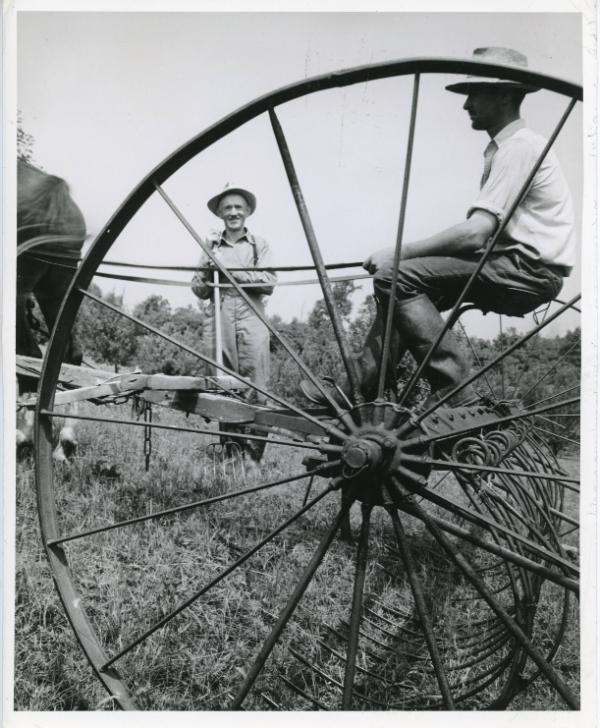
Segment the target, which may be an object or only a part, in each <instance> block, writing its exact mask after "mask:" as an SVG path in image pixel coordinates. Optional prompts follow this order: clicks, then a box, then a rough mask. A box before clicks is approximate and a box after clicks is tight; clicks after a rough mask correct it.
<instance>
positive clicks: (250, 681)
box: [231, 484, 351, 710]
mask: <svg viewBox="0 0 600 728" xmlns="http://www.w3.org/2000/svg"><path fill="white" fill-rule="evenodd" d="M335 487H336V484H333V485H331V486H330V487H329V488H328V489H327V491H326V492H330V491H331V490H333V489H334V488H335ZM320 497H321V496H317V497H316V498H314V499H313V500H312V501H311V503H310V505H313V504H314V503H316V501H317V500H319V498H320ZM350 506H351V503H350V502H349V501H348V500H346V502H344V503H343V504H342V507H341V508H340V510H339V512H338V514H337V516H336V518H335V520H334V521H333V524H332V525H331V527H330V528H329V530H328V531H326V532H325V534H324V535H323V537H322V539H321V542H320V543H319V545H318V547H317V549H316V551H315V553H314V554H313V556H312V558H311V560H310V561H309V563H308V564H307V566H306V568H305V569H304V572H303V573H302V576H301V577H300V580H299V581H298V584H297V585H296V588H295V589H294V591H293V592H292V594H291V596H290V598H289V599H288V602H287V604H286V606H285V607H284V609H283V610H282V611H281V613H280V615H279V619H278V620H277V623H276V624H275V626H274V627H273V629H272V630H271V633H270V634H269V636H268V637H267V639H266V640H265V642H264V644H263V646H262V648H261V650H260V652H259V654H258V656H257V657H256V659H255V661H254V663H253V664H252V666H251V667H250V669H249V670H248V673H247V674H246V678H245V680H244V682H243V684H242V686H241V687H240V689H239V691H238V693H237V695H236V696H235V700H234V701H233V704H232V706H231V707H232V709H233V710H237V709H239V708H240V707H241V705H242V703H243V702H244V699H245V697H246V696H247V695H248V692H249V691H250V689H251V688H252V686H253V685H254V682H255V680H256V678H257V677H258V674H259V672H260V671H261V670H262V668H263V665H264V664H265V662H266V661H267V658H268V657H269V655H270V654H271V651H272V650H273V647H275V644H276V642H277V640H278V639H279V636H280V634H281V633H282V632H283V630H284V628H285V626H286V624H287V623H288V621H289V620H290V618H291V616H292V615H293V613H294V612H295V610H296V607H297V606H298V602H299V601H300V599H301V598H302V595H303V594H304V592H305V591H306V589H307V587H308V585H309V584H310V582H311V581H312V578H313V576H314V575H315V572H316V570H317V569H318V568H319V565H320V564H321V561H323V557H324V556H325V554H326V553H327V551H328V549H329V547H330V546H331V542H332V541H333V539H334V537H335V534H336V533H337V532H338V530H339V527H340V524H341V523H342V520H343V519H344V517H345V516H346V514H347V513H348V512H349V510H350ZM308 507H310V506H307V508H308ZM302 510H306V509H302Z"/></svg>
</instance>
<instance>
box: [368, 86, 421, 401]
mask: <svg viewBox="0 0 600 728" xmlns="http://www.w3.org/2000/svg"><path fill="white" fill-rule="evenodd" d="M420 78H421V77H420V75H419V74H418V73H416V74H415V76H414V80H413V95H412V102H411V109H410V123H409V128H408V140H407V142H406V161H405V163H404V180H403V182H402V197H401V200H400V213H399V217H398V230H397V233H396V246H395V249H394V261H393V263H392V281H391V284H390V296H389V299H388V304H387V313H386V317H385V327H384V330H383V337H382V340H381V358H380V361H379V382H378V385H377V399H383V393H384V391H385V380H386V375H387V367H388V359H389V354H390V345H391V339H392V325H393V318H394V303H395V300H396V288H397V286H398V265H399V263H400V257H401V254H402V237H403V235H404V219H405V216H406V201H407V199H408V187H409V181H410V168H411V163H412V153H413V147H414V140H415V124H416V119H417V103H418V100H419V81H420Z"/></svg>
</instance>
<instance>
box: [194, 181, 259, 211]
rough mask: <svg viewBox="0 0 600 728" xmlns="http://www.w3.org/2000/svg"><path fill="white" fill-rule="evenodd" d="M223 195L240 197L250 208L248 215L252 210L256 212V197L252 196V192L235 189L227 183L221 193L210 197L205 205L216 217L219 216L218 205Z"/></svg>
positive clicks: (241, 188)
mask: <svg viewBox="0 0 600 728" xmlns="http://www.w3.org/2000/svg"><path fill="white" fill-rule="evenodd" d="M225 195H241V196H242V197H243V198H244V199H245V200H246V202H247V203H248V207H249V208H250V212H249V213H248V215H252V213H253V212H254V210H256V197H255V196H254V195H253V194H252V192H248V190H245V189H244V188H243V187H235V186H234V185H231V184H230V183H229V182H228V183H227V184H226V185H225V187H224V189H223V191H222V192H219V194H218V195H215V196H214V197H211V198H210V200H209V201H208V202H207V203H206V204H207V205H208V209H209V210H210V211H211V212H213V213H214V214H215V215H216V216H217V217H218V216H219V203H220V202H221V200H222V199H223V197H225Z"/></svg>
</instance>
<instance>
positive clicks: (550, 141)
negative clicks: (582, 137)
mask: <svg viewBox="0 0 600 728" xmlns="http://www.w3.org/2000/svg"><path fill="white" fill-rule="evenodd" d="M576 103H577V99H575V98H572V99H571V100H570V102H569V104H568V106H567V108H566V110H565V111H564V113H563V115H562V117H561V118H560V120H559V122H558V124H557V125H556V127H555V129H554V131H553V132H552V134H551V136H550V138H549V139H548V142H547V143H546V145H545V147H544V149H543V150H542V152H541V154H540V155H539V157H538V159H537V160H536V162H535V164H534V165H533V168H532V170H531V172H530V173H529V175H528V176H527V179H526V180H525V182H524V183H523V185H522V187H521V189H520V190H519V192H518V194H517V196H516V198H515V200H514V201H513V202H512V204H511V205H510V207H509V209H508V211H507V213H506V215H505V216H504V218H503V219H502V222H501V223H500V224H499V225H498V227H497V228H496V231H495V233H494V234H493V235H492V237H491V239H490V241H489V242H488V243H487V245H486V247H485V251H484V253H483V254H482V256H481V259H480V260H479V263H478V264H477V267H476V268H475V270H474V271H473V273H472V274H471V277H470V278H469V280H468V281H467V283H466V284H465V287H464V288H463V290H462V292H461V294H460V296H459V297H458V299H457V301H456V303H455V304H454V307H453V308H452V311H451V312H450V315H449V316H448V318H447V319H446V321H445V322H444V325H443V326H442V329H441V330H440V333H439V334H438V336H437V338H436V340H435V341H434V342H433V344H432V345H431V347H430V349H429V351H428V352H427V354H426V355H425V357H424V359H423V360H422V361H421V363H420V364H419V365H418V366H417V367H416V369H415V371H414V372H413V374H412V376H411V378H410V380H409V381H408V383H407V384H406V386H405V387H404V390H403V392H402V394H401V396H400V399H399V402H398V404H399V405H403V404H404V402H405V401H406V399H407V397H408V396H409V395H410V393H411V392H412V390H413V388H414V386H415V384H416V382H417V380H418V379H419V377H420V376H421V374H422V373H423V371H424V369H425V367H426V366H427V365H428V364H429V362H430V360H431V357H432V355H433V352H434V351H435V350H436V349H437V347H438V346H439V344H440V342H441V340H442V339H443V337H444V335H445V334H446V332H447V331H448V330H449V329H450V328H451V327H452V326H453V325H454V323H455V321H456V316H457V313H458V311H459V309H460V307H461V306H462V304H463V302H464V300H465V298H466V296H467V294H468V293H469V291H470V290H471V288H472V286H473V283H474V282H475V279H476V278H477V276H478V275H479V273H480V272H481V269H482V268H483V266H484V265H485V262H486V261H487V259H488V258H489V257H490V255H491V254H492V252H493V251H494V249H495V247H496V245H497V243H498V241H499V240H500V238H501V236H502V233H503V232H504V231H505V229H506V226H507V225H508V223H509V222H510V220H511V218H512V216H513V214H514V213H515V211H516V209H517V207H518V206H519V204H520V203H521V200H522V199H523V198H524V197H525V195H526V194H527V191H528V190H529V186H530V185H531V183H532V182H533V179H534V177H535V175H536V174H537V171H538V170H539V168H540V166H541V164H542V162H543V161H544V159H545V158H546V155H547V154H548V152H549V151H550V148H551V147H552V145H553V144H554V142H555V141H556V138H557V136H558V134H559V132H560V130H561V129H562V128H563V126H564V124H565V122H566V121H567V119H568V117H569V115H570V113H571V111H572V110H573V107H574V106H575V104H576ZM465 386H466V385H465ZM438 406H439V403H438Z"/></svg>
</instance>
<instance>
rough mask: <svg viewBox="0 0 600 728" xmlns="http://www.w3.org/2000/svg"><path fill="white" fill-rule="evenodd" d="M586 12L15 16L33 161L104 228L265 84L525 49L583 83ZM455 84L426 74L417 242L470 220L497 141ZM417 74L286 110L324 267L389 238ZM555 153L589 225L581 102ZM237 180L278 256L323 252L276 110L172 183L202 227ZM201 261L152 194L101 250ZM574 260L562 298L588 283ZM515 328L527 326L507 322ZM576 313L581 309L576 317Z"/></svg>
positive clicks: (296, 292)
mask: <svg viewBox="0 0 600 728" xmlns="http://www.w3.org/2000/svg"><path fill="white" fill-rule="evenodd" d="M580 22H581V20H580V16H579V15H578V14H575V13H572V14H550V13H538V14H531V13H520V14H518V15H517V14H514V13H505V14H498V13H481V14H474V13H462V14H461V13H452V14H445V13H428V14H421V13H319V14H311V13H302V14H291V13H281V14H277V13H262V14H256V13H233V14H217V13H212V14H209V13H185V14H184V13H173V14H169V13H108V12H107V13H97V12H96V13H94V12H88V13H65V12H63V13H33V12H27V13H25V12H21V13H19V15H18V27H17V29H18V36H17V38H18V107H19V109H20V110H21V112H22V116H23V126H24V129H25V131H27V132H28V133H30V134H32V135H33V136H34V137H35V148H34V157H35V161H36V162H37V163H38V164H39V165H41V166H42V167H43V168H44V169H45V170H47V171H49V172H52V173H55V174H58V175H60V176H62V177H64V178H65V179H66V180H67V181H68V182H69V184H70V186H71V189H72V193H73V197H74V198H75V200H76V201H77V202H78V204H79V205H80V207H81V209H82V211H83V213H84V216H85V218H86V220H87V224H88V229H89V231H90V232H91V233H92V234H94V235H95V234H96V233H98V232H99V230H100V229H101V228H102V226H103V224H104V223H105V222H106V221H107V220H108V218H109V217H110V215H111V214H112V213H113V212H114V211H115V209H116V208H117V206H118V205H119V204H120V203H121V202H122V201H123V200H124V198H125V197H126V195H127V194H128V193H129V192H130V191H131V189H132V188H133V187H134V186H135V185H136V184H137V183H138V182H139V181H140V180H141V179H142V177H144V176H145V175H146V174H147V173H148V172H149V171H150V169H152V168H153V167H154V166H155V165H156V164H157V163H158V162H160V161H161V160H162V159H163V158H164V157H166V156H167V155H169V154H170V153H171V152H172V151H174V150H175V149H176V148H177V147H178V146H180V145H181V144H183V143H184V142H186V141H187V140H188V139H189V138H190V137H192V136H194V135H196V134H197V133H199V132H200V131H202V130H203V129H204V128H206V127H207V126H209V125H211V124H212V123H214V122H215V121H217V120H218V119H220V118H222V117H223V116H225V115H226V114H228V113H229V112H231V111H233V110H235V109H237V108H238V107H239V106H242V105H243V104H245V103H247V102H249V101H251V100H253V99H254V98H256V97H257V96H259V95H262V94H264V93H266V92H269V91H273V90H275V89H276V88H278V87H280V86H283V85H286V84H289V83H291V82H294V81H299V80H301V79H303V78H306V77H310V76H313V75H317V74H321V73H324V72H328V71H335V70H339V69H342V68H349V67H352V66H357V65H362V64H365V63H372V62H377V61H385V60H393V59H399V58H409V57H415V56H442V57H470V55H471V52H472V50H473V48H475V47H478V46H485V45H500V46H508V47H512V48H516V49H518V50H520V51H521V52H523V53H525V54H526V55H527V57H528V59H529V66H530V68H532V69H533V70H538V71H541V72H544V73H548V74H550V75H556V76H559V77H562V78H566V79H569V80H573V81H576V82H581V77H582V71H581V40H580ZM455 79H456V77H454V76H448V77H443V76H433V75H432V76H425V77H423V79H422V83H421V96H420V104H419V111H418V118H417V135H416V142H415V149H414V157H413V169H412V179H411V186H410V194H409V200H408V210H407V218H406V227H405V238H406V239H411V238H413V239H414V238H419V237H424V236H427V235H430V234H432V233H434V232H436V231H438V230H440V229H442V228H443V227H446V226H448V225H451V224H454V223H456V222H459V221H460V220H461V219H463V218H464V216H465V213H466V210H467V208H468V206H469V204H470V202H471V201H472V200H473V199H474V198H475V196H476V194H477V190H478V182H479V178H480V175H481V169H482V153H483V149H484V148H485V146H486V144H487V141H488V138H487V135H485V133H484V132H476V131H473V130H472V129H471V128H470V124H469V121H468V117H467V114H466V112H465V111H463V110H462V103H463V102H464V97H462V96H459V95H456V94H451V93H448V92H446V91H445V90H444V86H445V85H446V84H447V83H449V82H452V81H453V80H455ZM411 84H412V79H410V78H409V77H405V78H396V79H386V80H383V81H377V82H373V83H370V84H359V85H356V86H352V87H346V88H343V89H339V90H332V91H326V92H320V93H318V94H313V95H312V96H308V97H304V98H303V99H300V100H297V101H294V102H290V103H288V104H285V105H284V106H283V107H280V108H279V109H278V115H279V118H280V121H281V122H282V125H283V128H284V131H285V133H286V135H287V139H288V143H289V146H290V149H291V153H292V156H293V158H294V162H295V164H296V168H297V172H298V175H299V178H300V182H301V185H302V188H303V191H304V195H305V198H306V201H307V204H308V208H309V211H310V214H311V217H312V222H313V225H314V228H315V231H316V234H317V238H318V240H319V242H320V245H321V249H322V252H323V257H324V259H325V261H326V262H328V263H334V262H346V261H354V260H362V259H364V258H365V257H366V256H367V255H368V254H369V253H370V252H372V251H373V250H376V249H378V248H381V247H385V246H387V245H391V244H392V243H393V241H394V239H395V231H396V225H397V218H398V208H399V200H400V192H401V184H402V176H403V168H404V157H405V145H406V134H407V128H408V119H409V111H410V96H411ZM566 103H567V100H566V99H565V98H564V97H559V96H557V95H556V94H551V93H549V92H539V93H536V94H533V95H531V96H529V97H528V98H527V99H526V101H525V103H524V105H523V107H522V112H523V116H524V118H525V119H526V120H527V122H528V124H529V125H530V126H531V128H533V129H534V130H535V131H538V132H540V133H542V134H544V135H546V136H547V135H549V134H550V133H551V131H552V129H553V127H554V125H555V123H556V121H557V120H558V118H559V117H560V115H561V113H562V111H563V110H564V108H565V107H566ZM555 151H556V153H557V155H558V157H559V160H560V162H561V165H562V167H563V170H564V172H565V175H566V177H567V181H568V183H569V186H570V188H571V191H572V194H573V198H574V202H575V209H576V215H577V221H578V224H579V226H580V227H581V196H582V180H581V160H582V153H583V150H582V113H581V108H580V106H579V105H578V106H577V107H576V109H575V111H574V112H573V114H572V115H571V118H570V120H569V121H568V123H567V126H566V127H565V129H564V130H563V132H562V133H561V136H560V137H559V140H558V142H557V144H556V145H555ZM225 182H235V183H237V184H241V185H242V186H246V187H248V188H249V189H251V190H252V191H254V192H255V194H256V195H257V197H258V208H257V211H256V213H255V214H254V215H253V216H252V217H251V218H249V220H248V227H249V228H250V229H251V230H252V231H253V232H255V233H257V234H259V235H261V236H263V237H265V238H266V239H267V240H268V241H269V243H270V245H271V248H272V251H273V258H274V263H275V264H276V265H292V264H308V263H310V262H311V261H310V255H309V252H308V246H307V244H306V241H305V238H304V234H303V232H302V229H301V226H300V223H299V220H298V214H297V212H296V209H295V206H294V204H293V200H292V197H291V193H290V191H289V186H288V183H287V180H286V178H285V175H284V172H283V167H282V163H281V160H280V158H279V153H278V151H277V147H276V145H275V141H274V138H273V135H272V132H271V128H270V124H269V121H268V118H267V117H266V116H262V117H259V118H258V119H256V120H254V121H253V122H251V123H250V124H248V125H246V126H244V127H242V128H241V129H240V130H238V131H236V132H235V133H234V134H232V135H230V136H229V137H227V138H226V139H224V140H222V141H221V142H219V143H217V144H216V145H215V146H214V147H212V148H210V149H209V150H207V151H206V152H204V153H202V154H201V155H199V156H198V157H196V158H195V159H194V160H192V161H191V162H190V163H188V165H186V166H185V167H184V168H183V169H182V170H181V171H180V172H178V173H177V174H176V175H175V176H174V177H173V178H172V179H171V180H169V181H168V182H167V183H166V185H165V188H166V189H167V191H168V192H169V194H170V195H171V196H172V197H173V198H174V200H175V201H176V203H177V204H178V205H179V206H180V207H181V208H182V209H183V211H184V213H185V214H186V215H187V216H188V218H189V219H190V221H191V222H192V223H193V224H194V225H195V227H196V229H197V230H198V232H199V233H200V234H201V235H204V234H206V233H207V232H208V231H209V230H210V229H211V228H214V227H218V226H219V223H220V221H219V220H218V219H217V218H216V217H214V216H213V215H212V214H211V213H210V212H209V211H208V209H207V208H206V201H207V200H208V198H209V197H211V196H212V195H213V194H215V193H216V192H218V191H220V190H221V189H222V188H223V186H224V184H225ZM587 242H588V244H590V243H591V242H592V241H589V240H588V241H587ZM198 256H199V249H198V246H197V244H196V243H195V242H194V241H193V239H192V238H191V237H190V236H189V234H188V233H186V232H185V230H183V228H182V227H181V224H180V223H178V221H177V220H176V219H175V218H174V217H173V215H172V213H171V212H170V211H169V210H168V209H166V208H165V206H164V203H163V202H162V201H161V200H155V199H151V200H150V201H149V203H147V205H146V207H145V208H144V209H143V210H142V211H140V213H139V214H138V216H137V217H136V219H135V220H134V221H133V222H132V223H131V224H130V225H129V227H128V228H127V229H126V231H125V232H124V233H123V235H122V236H121V238H120V239H118V240H117V241H116V243H115V245H114V246H113V249H112V250H111V251H110V253H109V255H108V256H107V258H108V259H110V260H120V261H131V262H140V263H141V262H145V263H152V264H159V263H160V264H168V265H194V264H195V263H196V262H197V259H198ZM579 268H580V266H579V265H578V267H577V269H576V270H575V272H574V274H573V275H572V277H571V278H570V279H569V280H568V281H567V283H566V285H565V288H564V289H563V293H562V297H563V298H566V297H570V296H572V295H573V293H574V292H577V291H578V290H579V272H580V271H579ZM113 270H114V269H113ZM127 272H128V273H131V272H132V271H127ZM133 274H136V272H135V271H134V272H133ZM137 274H138V275H152V274H150V273H148V272H147V271H140V272H139V273H137ZM156 275H158V276H160V277H166V278H172V277H177V275H176V274H172V273H165V274H160V273H158V274H156ZM189 277H190V276H188V275H185V274H184V276H183V278H182V279H183V280H187V279H188V278H189ZM299 277H300V278H306V277H307V274H306V273H303V274H301V276H299ZM280 278H281V280H290V279H291V275H290V274H285V273H284V274H280ZM296 278H298V276H296ZM97 282H98V283H99V284H100V285H101V287H102V288H103V289H104V290H110V289H112V288H114V289H116V290H117V291H118V292H123V293H124V294H125V302H126V304H127V305H128V306H130V307H132V306H133V305H134V304H135V303H136V302H138V301H139V300H141V299H143V298H145V297H146V296H148V295H149V294H150V293H159V294H160V295H163V296H165V297H167V298H169V300H170V301H171V303H172V305H173V306H180V305H186V304H188V303H194V301H195V298H194V296H193V294H192V293H191V291H190V290H189V289H188V288H187V287H183V288H175V287H164V286H162V287H155V286H148V285H142V284H133V283H131V284H129V283H124V282H120V281H114V282H113V281H110V282H107V281H106V280H102V279H97ZM370 290H371V289H370V284H369V285H368V286H367V287H366V288H365V289H364V291H363V293H361V295H360V296H359V297H357V301H358V300H360V299H362V298H363V297H364V295H365V293H366V292H370ZM320 296H321V294H320V291H319V289H318V287H317V286H310V287H281V288H279V289H278V290H277V291H276V292H275V294H274V295H273V296H272V297H271V299H270V301H269V305H268V311H269V313H278V314H279V315H281V316H282V317H283V318H285V319H291V318H292V317H293V316H299V317H302V318H305V317H306V315H307V314H308V313H309V311H310V309H311V307H312V305H313V303H314V301H315V300H316V299H317V298H319V297H320ZM469 316H470V318H469V319H466V321H467V322H468V325H469V326H470V330H471V331H472V332H473V333H475V334H476V335H486V334H489V333H491V334H492V335H494V334H495V333H497V328H496V327H497V323H496V320H494V321H492V320H491V319H492V318H494V319H495V317H491V316H488V317H487V318H486V319H483V317H481V316H480V315H478V314H469ZM513 323H515V324H518V323H520V322H517V321H516V320H514V319H512V320H510V321H507V322H505V324H504V326H505V327H506V326H507V325H511V324H513ZM577 324H578V318H577V317H576V316H573V317H570V318H569V319H568V321H567V322H566V325H568V326H574V325H577ZM530 325H531V323H530V322H529V323H527V324H526V326H527V327H529V326H530ZM521 328H522V326H521ZM561 330H562V327H561Z"/></svg>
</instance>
